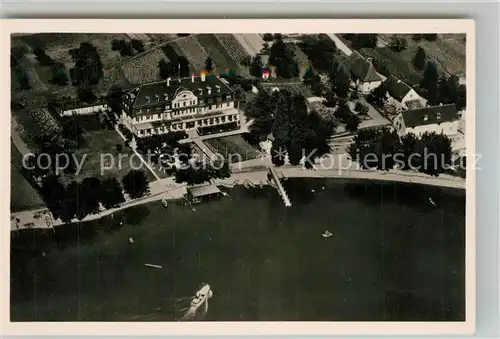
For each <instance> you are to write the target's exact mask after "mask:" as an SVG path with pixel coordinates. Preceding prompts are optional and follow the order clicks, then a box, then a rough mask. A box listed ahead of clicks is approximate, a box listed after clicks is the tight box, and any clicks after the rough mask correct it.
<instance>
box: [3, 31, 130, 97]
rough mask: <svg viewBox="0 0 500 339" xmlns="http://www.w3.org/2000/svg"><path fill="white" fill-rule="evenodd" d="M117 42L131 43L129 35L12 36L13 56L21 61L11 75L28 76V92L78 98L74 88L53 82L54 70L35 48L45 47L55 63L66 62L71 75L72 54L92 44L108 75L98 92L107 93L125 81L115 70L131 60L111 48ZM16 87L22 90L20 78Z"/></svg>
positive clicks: (66, 34)
mask: <svg viewBox="0 0 500 339" xmlns="http://www.w3.org/2000/svg"><path fill="white" fill-rule="evenodd" d="M114 39H123V40H126V41H130V38H129V37H128V36H127V34H82V33H51V34H48V33H41V34H31V35H23V36H16V37H12V38H11V42H12V48H11V54H12V56H13V57H14V58H15V60H16V61H17V66H16V67H14V68H13V69H12V70H11V72H12V73H15V72H16V71H24V72H25V73H26V74H27V75H28V78H29V82H30V86H31V89H30V90H28V91H24V92H34V93H39V92H45V91H49V92H51V93H53V94H55V95H69V96H73V97H74V96H75V95H76V90H75V88H74V87H72V86H71V85H69V84H68V85H65V86H57V85H53V84H51V83H50V79H51V77H52V72H51V70H50V68H49V67H46V66H41V65H40V64H39V63H38V61H37V60H36V58H35V55H34V54H33V52H32V51H33V49H34V48H35V47H41V48H42V49H43V50H44V51H45V53H46V54H47V55H48V56H50V57H51V58H52V59H53V60H54V61H55V62H59V63H62V64H63V65H64V66H65V68H66V71H67V73H69V70H70V69H71V68H72V67H73V62H72V60H71V56H70V54H69V51H70V50H72V49H74V48H78V47H79V46H80V43H82V42H89V43H91V44H92V45H94V46H95V47H96V49H97V51H98V53H99V56H100V58H101V61H102V63H103V68H104V73H105V78H104V79H103V80H102V82H101V84H100V85H98V86H95V89H94V92H95V93H96V94H105V93H107V90H108V89H109V87H110V86H111V85H112V84H113V83H115V82H120V83H121V82H123V80H124V79H123V78H121V77H120V76H121V75H120V76H119V75H118V74H116V73H115V72H114V69H115V68H116V67H118V66H119V65H120V63H121V62H123V60H126V58H129V57H121V56H120V53H119V52H118V51H113V50H112V49H111V42H112V41H113V40H114ZM14 78H15V77H13V79H14ZM12 88H13V89H19V84H18V80H17V79H15V80H13V81H12Z"/></svg>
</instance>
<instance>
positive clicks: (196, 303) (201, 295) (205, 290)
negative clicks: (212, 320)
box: [191, 284, 213, 308]
mask: <svg viewBox="0 0 500 339" xmlns="http://www.w3.org/2000/svg"><path fill="white" fill-rule="evenodd" d="M212 294H213V293H212V290H211V289H210V285H209V284H205V285H203V286H202V287H201V288H200V289H199V290H198V291H197V292H196V295H195V296H194V298H193V300H191V307H194V308H198V307H200V306H201V305H202V304H203V303H204V302H206V301H207V299H208V298H211V297H212Z"/></svg>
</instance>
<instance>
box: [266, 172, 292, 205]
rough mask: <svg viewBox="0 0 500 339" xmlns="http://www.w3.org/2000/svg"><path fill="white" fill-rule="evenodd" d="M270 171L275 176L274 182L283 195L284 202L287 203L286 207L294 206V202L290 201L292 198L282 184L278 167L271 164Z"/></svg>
mask: <svg viewBox="0 0 500 339" xmlns="http://www.w3.org/2000/svg"><path fill="white" fill-rule="evenodd" d="M269 173H271V177H272V178H273V181H274V183H275V184H276V189H277V190H278V193H279V194H280V195H281V197H282V198H283V202H284V203H285V206H286V207H290V206H292V202H291V201H290V198H289V197H288V195H287V194H286V191H285V188H284V187H283V185H282V184H281V181H280V178H279V177H278V173H277V172H276V169H274V166H272V165H271V166H269Z"/></svg>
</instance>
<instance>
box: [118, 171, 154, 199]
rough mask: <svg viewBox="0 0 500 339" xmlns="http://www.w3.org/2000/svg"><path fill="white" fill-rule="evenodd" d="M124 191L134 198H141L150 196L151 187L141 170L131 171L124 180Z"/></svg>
mask: <svg viewBox="0 0 500 339" xmlns="http://www.w3.org/2000/svg"><path fill="white" fill-rule="evenodd" d="M122 184H123V189H124V190H125V192H126V193H127V194H128V195H129V196H130V197H131V198H132V199H136V198H140V197H143V196H144V195H147V194H149V185H148V180H147V178H146V174H144V172H143V171H141V170H130V171H129V172H128V173H127V174H126V175H125V176H124V177H123V179H122Z"/></svg>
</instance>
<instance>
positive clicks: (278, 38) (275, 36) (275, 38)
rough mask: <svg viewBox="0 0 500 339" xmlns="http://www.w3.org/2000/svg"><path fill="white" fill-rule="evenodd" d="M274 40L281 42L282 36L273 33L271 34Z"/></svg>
mask: <svg viewBox="0 0 500 339" xmlns="http://www.w3.org/2000/svg"><path fill="white" fill-rule="evenodd" d="M273 38H274V40H282V39H283V34H281V33H274V34H273Z"/></svg>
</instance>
